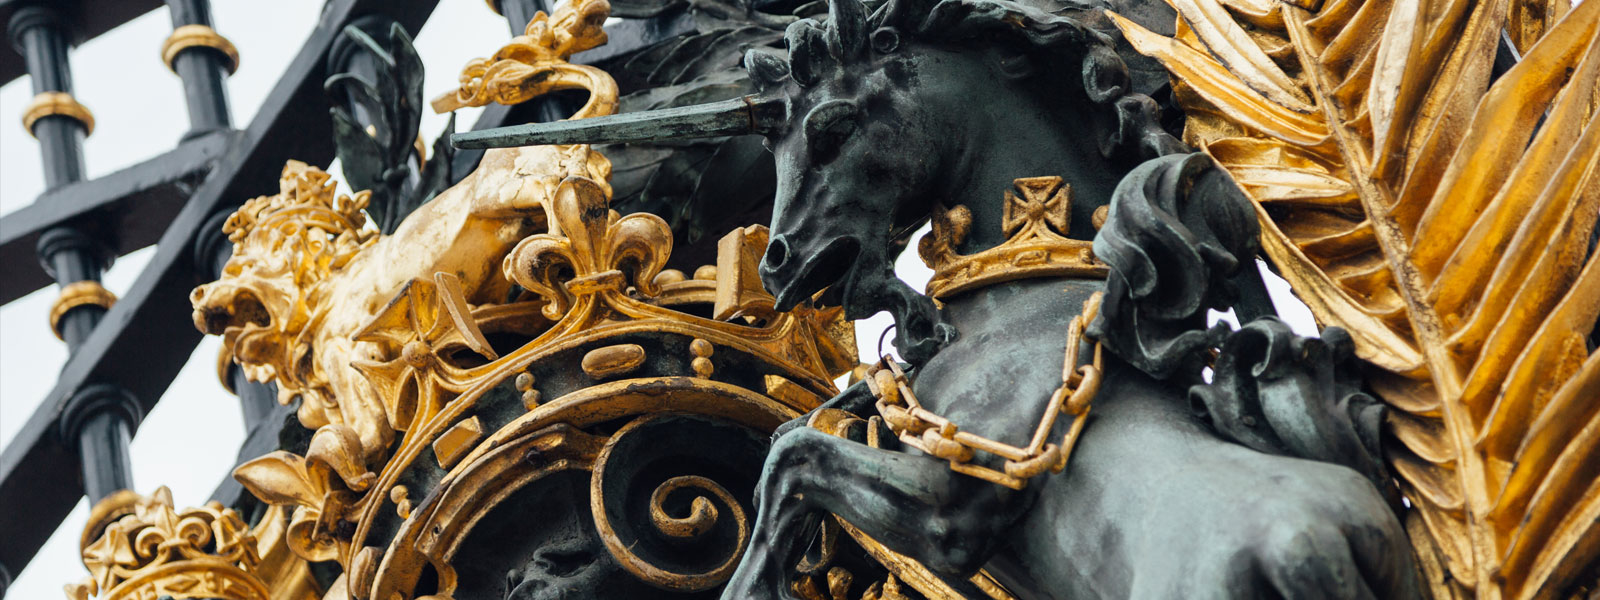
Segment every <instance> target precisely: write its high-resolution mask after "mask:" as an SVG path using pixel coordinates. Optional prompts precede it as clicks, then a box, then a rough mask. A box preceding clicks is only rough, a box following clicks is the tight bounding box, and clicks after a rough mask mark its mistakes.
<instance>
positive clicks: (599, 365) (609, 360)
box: [582, 344, 645, 379]
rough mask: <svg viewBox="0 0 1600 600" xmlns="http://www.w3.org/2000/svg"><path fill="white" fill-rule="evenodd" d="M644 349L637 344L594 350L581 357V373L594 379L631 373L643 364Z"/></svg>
mask: <svg viewBox="0 0 1600 600" xmlns="http://www.w3.org/2000/svg"><path fill="white" fill-rule="evenodd" d="M644 359H645V355H644V348H643V347H641V346H639V345H638V344H617V345H615V346H605V347H603V348H595V349H593V350H590V351H589V352H588V353H587V354H584V355H583V362H582V366H583V372H584V373H588V374H589V376H590V377H593V378H595V379H605V378H607V377H612V376H616V375H624V374H627V373H632V372H633V371H634V370H635V369H638V368H639V365H643V364H644Z"/></svg>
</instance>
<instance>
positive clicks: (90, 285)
mask: <svg viewBox="0 0 1600 600" xmlns="http://www.w3.org/2000/svg"><path fill="white" fill-rule="evenodd" d="M116 303H117V295H116V294H113V293H111V290H108V289H106V288H105V286H103V285H100V282H98V281H95V280H93V279H85V280H83V281H74V282H72V283H69V284H67V285H64V286H62V287H61V295H60V296H57V297H56V301H55V303H54V304H51V305H50V330H51V331H54V332H55V333H56V339H58V340H59V339H63V338H62V336H61V318H62V317H65V316H66V315H67V313H68V312H69V311H71V310H72V309H74V308H77V307H80V306H89V305H94V306H98V307H100V308H104V309H106V310H111V305H113V304H116Z"/></svg>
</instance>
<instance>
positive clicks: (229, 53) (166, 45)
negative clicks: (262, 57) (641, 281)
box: [161, 25, 239, 75]
mask: <svg viewBox="0 0 1600 600" xmlns="http://www.w3.org/2000/svg"><path fill="white" fill-rule="evenodd" d="M190 48H211V49H212V50H216V51H218V52H221V53H222V55H223V56H226V57H227V58H228V74H229V75H232V74H234V73H235V72H237V71H238V70H239V49H238V48H234V47H233V42H230V41H228V38H225V37H222V34H220V33H217V30H215V29H212V28H210V27H208V26H206V25H184V26H181V27H178V28H177V29H173V30H172V35H169V36H167V41H165V42H162V43H161V62H164V63H166V64H167V68H168V69H171V70H172V72H174V73H176V72H178V67H177V66H176V63H175V61H177V60H178V54H179V53H181V52H183V51H184V50H188V49H190Z"/></svg>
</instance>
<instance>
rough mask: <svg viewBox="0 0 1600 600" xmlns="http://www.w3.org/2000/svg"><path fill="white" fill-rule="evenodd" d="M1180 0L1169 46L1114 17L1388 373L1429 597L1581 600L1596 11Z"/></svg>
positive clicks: (1599, 23)
mask: <svg viewBox="0 0 1600 600" xmlns="http://www.w3.org/2000/svg"><path fill="white" fill-rule="evenodd" d="M1170 3H1171V4H1172V5H1173V6H1174V8H1176V9H1177V11H1178V13H1179V15H1180V19H1179V21H1180V22H1179V27H1178V28H1177V35H1176V36H1174V37H1173V38H1167V37H1164V36H1160V35H1156V34H1153V33H1151V32H1149V31H1147V30H1144V29H1142V28H1140V27H1139V26H1138V25H1135V24H1133V23H1131V22H1129V21H1126V20H1124V19H1121V18H1115V17H1114V20H1115V21H1116V23H1117V25H1118V26H1119V27H1120V28H1121V29H1122V30H1123V32H1124V34H1125V36H1126V37H1127V39H1128V41H1129V42H1130V43H1132V44H1133V45H1134V47H1135V48H1137V49H1138V50H1139V51H1141V52H1143V53H1145V54H1147V55H1150V56H1152V57H1154V58H1156V59H1158V60H1160V61H1161V62H1162V63H1163V64H1165V65H1166V66H1167V67H1168V68H1169V69H1170V70H1171V71H1172V73H1173V75H1174V92H1175V96H1176V97H1177V99H1178V100H1179V102H1180V103H1182V104H1183V105H1184V106H1185V108H1186V110H1187V113H1188V123H1187V126H1186V131H1185V141H1187V142H1189V143H1191V144H1193V145H1196V146H1199V147H1201V148H1204V149H1205V150H1206V151H1207V152H1209V153H1210V154H1211V155H1212V156H1213V157H1214V158H1215V159H1216V160H1217V161H1218V162H1219V163H1220V164H1221V165H1222V166H1223V167H1224V168H1226V169H1227V170H1228V171H1229V172H1230V173H1231V174H1232V175H1233V176H1234V179H1235V181H1236V182H1237V183H1238V184H1239V186H1240V187H1241V188H1242V189H1243V190H1244V191H1245V192H1246V193H1248V194H1249V195H1250V196H1251V198H1252V199H1253V200H1255V201H1256V205H1257V206H1256V208H1257V212H1258V214H1259V215H1260V217H1261V222H1262V246H1263V249H1264V250H1265V252H1266V254H1267V256H1268V257H1269V258H1270V259H1271V260H1272V261H1273V262H1274V263H1275V264H1276V265H1277V266H1278V267H1279V270H1280V272H1281V273H1282V274H1283V276H1284V277H1285V278H1286V279H1287V280H1289V282H1290V283H1291V285H1293V286H1294V289H1295V291H1296V293H1297V294H1298V295H1299V296H1300V297H1301V299H1303V300H1305V302H1306V304H1307V305H1308V306H1310V307H1311V309H1312V312H1313V313H1314V314H1315V315H1316V317H1317V319H1318V320H1319V321H1320V322H1321V323H1322V324H1324V325H1339V326H1342V327H1344V328H1346V329H1347V330H1349V331H1350V332H1351V333H1352V335H1353V337H1354V338H1355V340H1356V343H1357V348H1358V354H1359V355H1360V356H1361V357H1362V358H1364V359H1366V360H1367V361H1368V362H1370V363H1372V364H1373V365H1374V366H1376V367H1379V368H1380V370H1378V371H1374V374H1373V375H1372V376H1371V378H1370V379H1369V384H1370V385H1371V386H1372V387H1373V389H1374V390H1375V391H1377V392H1378V393H1379V394H1380V395H1381V396H1383V398H1384V399H1385V401H1386V402H1388V403H1389V405H1390V406H1391V407H1393V408H1394V409H1395V410H1393V411H1391V418H1390V423H1389V424H1390V431H1391V432H1392V438H1393V439H1392V440H1391V441H1390V442H1389V446H1388V448H1387V451H1388V454H1389V460H1390V462H1391V465H1392V466H1393V467H1394V471H1395V472H1396V473H1398V474H1399V477H1400V480H1401V486H1402V488H1403V489H1404V490H1405V493H1406V495H1407V497H1408V498H1409V500H1410V501H1411V504H1412V508H1411V511H1410V514H1409V515H1408V516H1407V528H1408V530H1410V532H1411V534H1412V538H1413V540H1414V541H1415V542H1416V545H1417V549H1418V553H1419V556H1420V557H1421V561H1420V562H1421V563H1422V565H1423V567H1424V571H1425V572H1426V574H1427V575H1428V577H1429V579H1430V584H1431V587H1432V590H1433V592H1434V595H1435V596H1436V597H1480V598H1498V597H1517V598H1531V597H1543V596H1551V595H1555V594H1559V593H1561V592H1562V591H1563V590H1567V589H1570V587H1571V586H1573V585H1575V584H1576V583H1577V578H1578V577H1579V575H1580V574H1581V572H1582V570H1583V569H1584V568H1585V567H1584V565H1590V564H1592V563H1593V561H1595V560H1596V559H1597V558H1600V547H1597V545H1596V544H1594V543H1593V541H1592V540H1594V539H1600V521H1597V520H1596V517H1597V516H1600V478H1597V477H1596V475H1597V473H1595V472H1594V467H1593V466H1592V465H1589V464H1588V463H1592V462H1593V456H1594V454H1595V453H1596V451H1597V449H1600V354H1597V353H1595V352H1593V351H1592V350H1591V349H1590V348H1591V347H1592V346H1593V341H1592V340H1589V339H1588V337H1587V336H1588V335H1589V334H1590V332H1591V331H1592V330H1593V329H1594V327H1595V321H1596V316H1597V314H1600V259H1597V258H1596V257H1595V256H1594V254H1595V252H1593V251H1592V250H1591V249H1590V248H1589V243H1590V240H1591V239H1592V238H1591V236H1592V235H1593V231H1594V228H1595V222H1596V219H1597V217H1600V110H1597V108H1596V107H1597V104H1600V103H1597V98H1600V3H1592V2H1591V3H1583V4H1579V5H1578V6H1577V7H1573V8H1571V9H1570V10H1569V8H1568V4H1567V3H1566V2H1561V1H1559V0H1549V1H1535V0H1510V1H1508V0H1492V1H1484V2H1469V1H1451V0H1442V1H1436V2H1428V1H1426V0H1396V1H1394V2H1377V1H1375V0H1373V1H1363V0H1330V1H1328V2H1324V3H1322V4H1321V5H1320V6H1319V7H1317V8H1315V9H1309V8H1305V7H1301V6H1296V5H1293V4H1274V5H1267V4H1264V3H1261V2H1247V1H1244V0H1223V1H1221V2H1218V1H1217V0H1172V1H1171V2H1170ZM1502 31H1505V32H1506V33H1507V36H1508V38H1509V39H1510V41H1511V43H1512V44H1514V45H1515V46H1516V48H1517V49H1518V50H1520V51H1522V52H1523V56H1522V59H1521V61H1520V62H1519V63H1517V64H1516V66H1514V67H1512V68H1510V69H1508V70H1506V71H1505V72H1503V73H1498V74H1497V73H1495V72H1494V58H1495V55H1496V52H1497V51H1498V50H1497V44H1498V43H1499V41H1500V38H1501V35H1500V34H1501V32H1502ZM1241 34H1242V35H1241ZM1283 40H1287V42H1288V43H1287V44H1284V43H1283ZM1263 56H1265V57H1268V58H1269V59H1270V60H1265V61H1264V60H1262V57H1263ZM1307 109H1309V110H1307Z"/></svg>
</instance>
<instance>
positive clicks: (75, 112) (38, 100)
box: [22, 92, 94, 136]
mask: <svg viewBox="0 0 1600 600" xmlns="http://www.w3.org/2000/svg"><path fill="white" fill-rule="evenodd" d="M45 117H67V118H69V119H72V120H74V121H77V122H79V123H81V124H83V135H86V136H87V135H91V134H93V133H94V113H91V112H89V108H88V107H86V106H84V105H83V104H80V103H79V102H78V99H77V98H73V97H72V94H68V93H66V92H42V93H40V94H39V95H37V96H34V97H33V101H31V102H29V103H28V107H27V108H24V109H23V110H22V128H23V129H26V130H28V135H33V124H34V123H37V122H38V121H39V119H43V118H45Z"/></svg>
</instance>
